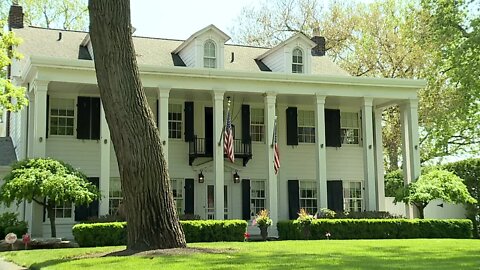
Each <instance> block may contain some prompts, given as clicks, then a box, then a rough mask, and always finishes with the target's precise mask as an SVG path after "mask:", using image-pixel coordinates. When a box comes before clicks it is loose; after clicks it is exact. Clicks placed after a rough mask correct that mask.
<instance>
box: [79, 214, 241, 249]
mask: <svg viewBox="0 0 480 270" xmlns="http://www.w3.org/2000/svg"><path fill="white" fill-rule="evenodd" d="M180 224H181V225H182V227H183V231H184V233H185V238H186V240H187V243H194V242H220V241H243V240H244V233H245V232H246V230H247V222H246V221H244V220H224V221H221V220H191V221H180ZM72 232H73V236H74V237H75V241H76V242H77V243H78V244H79V245H80V246H82V247H94V246H116V245H125V244H126V243H127V223H126V222H111V223H91V224H87V223H85V224H77V225H75V226H73V229H72Z"/></svg>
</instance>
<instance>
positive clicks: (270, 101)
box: [263, 93, 281, 226]
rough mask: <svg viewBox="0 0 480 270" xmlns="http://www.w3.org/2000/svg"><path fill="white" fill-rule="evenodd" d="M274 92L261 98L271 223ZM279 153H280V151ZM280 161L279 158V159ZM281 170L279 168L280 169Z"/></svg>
mask: <svg viewBox="0 0 480 270" xmlns="http://www.w3.org/2000/svg"><path fill="white" fill-rule="evenodd" d="M276 99H277V96H276V93H266V94H265V96H264V98H263V100H264V103H265V138H266V140H265V142H266V148H267V149H266V150H267V151H266V153H267V172H268V207H269V211H270V218H271V219H272V221H273V224H277V221H278V190H277V175H276V174H275V169H274V167H273V151H274V149H273V147H272V143H273V128H274V124H275V115H276V112H275V102H276ZM277 121H278V120H277ZM280 155H281V153H280ZM280 162H281V160H280ZM280 170H281V169H280ZM274 226H275V225H274Z"/></svg>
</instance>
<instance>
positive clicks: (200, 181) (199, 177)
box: [198, 171, 205, 184]
mask: <svg viewBox="0 0 480 270" xmlns="http://www.w3.org/2000/svg"><path fill="white" fill-rule="evenodd" d="M203 182H205V176H203V172H202V171H200V173H199V174H198V183H200V184H201V183H203Z"/></svg>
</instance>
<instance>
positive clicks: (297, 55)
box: [292, 48, 304, 73]
mask: <svg viewBox="0 0 480 270" xmlns="http://www.w3.org/2000/svg"><path fill="white" fill-rule="evenodd" d="M303 65H304V62H303V52H302V50H301V49H300V48H295V49H293V52H292V73H303V71H304V69H303Z"/></svg>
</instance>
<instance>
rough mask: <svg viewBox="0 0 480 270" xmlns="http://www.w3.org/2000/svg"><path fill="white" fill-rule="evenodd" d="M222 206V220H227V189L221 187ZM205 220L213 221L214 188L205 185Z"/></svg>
mask: <svg viewBox="0 0 480 270" xmlns="http://www.w3.org/2000/svg"><path fill="white" fill-rule="evenodd" d="M223 196H224V198H223V204H224V207H225V208H224V209H223V211H224V214H223V219H228V187H227V186H226V185H225V186H223ZM206 217H207V219H215V186H214V185H207V207H206Z"/></svg>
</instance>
